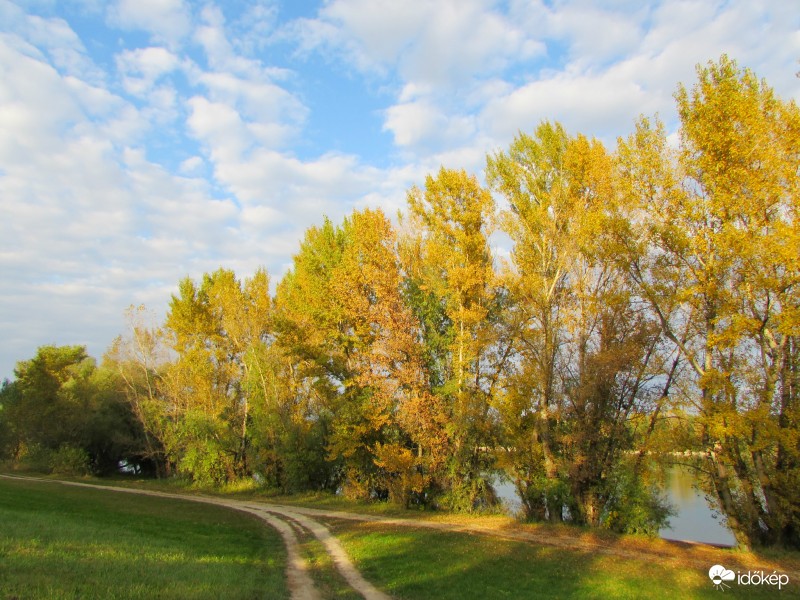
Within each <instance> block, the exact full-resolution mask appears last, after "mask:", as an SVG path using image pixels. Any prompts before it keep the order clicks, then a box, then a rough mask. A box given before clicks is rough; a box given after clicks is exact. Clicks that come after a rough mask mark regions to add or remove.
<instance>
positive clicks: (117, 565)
mask: <svg viewBox="0 0 800 600" xmlns="http://www.w3.org/2000/svg"><path fill="white" fill-rule="evenodd" d="M285 560H286V555H285V551H284V548H283V543H282V541H281V538H280V537H279V536H278V534H277V533H276V532H275V531H273V530H272V529H271V528H270V527H268V526H266V525H265V524H264V523H263V522H261V521H259V520H258V519H256V518H255V517H250V516H248V515H245V514H242V513H236V512H234V511H231V510H228V509H223V508H220V507H215V506H209V505H205V504H199V503H195V502H184V501H177V500H170V499H163V498H152V497H144V496H135V495H128V494H123V493H113V492H107V491H103V490H92V489H86V488H70V487H66V486H62V485H58V484H54V483H33V482H22V481H9V480H4V479H0V600H10V599H11V598H18V599H20V600H22V599H28V598H31V599H34V598H35V599H39V598H47V599H51V598H52V599H61V598H76V599H77V598H80V599H87V598H98V599H108V598H143V599H144V598H146V599H151V598H165V599H166V598H175V599H178V598H180V599H191V598H197V599H199V598H203V599H205V598H224V599H228V598H231V599H233V598H270V599H272V598H276V599H280V598H288V592H287V590H286V585H285V581H284V569H285Z"/></svg>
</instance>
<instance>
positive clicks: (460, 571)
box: [331, 521, 798, 600]
mask: <svg viewBox="0 0 800 600" xmlns="http://www.w3.org/2000/svg"><path fill="white" fill-rule="evenodd" d="M331 525H332V527H333V529H334V531H335V532H336V533H337V536H338V537H339V538H340V540H341V541H342V543H343V544H344V545H345V548H346V549H347V551H348V553H350V554H351V556H352V557H353V558H354V560H355V561H356V563H357V565H358V567H359V568H360V569H361V571H362V573H363V574H364V576H365V577H366V578H367V579H369V580H370V581H372V582H373V583H376V584H377V585H379V586H380V587H382V588H383V589H385V590H386V591H387V592H388V593H390V594H392V595H393V596H394V597H396V598H398V599H407V600H417V599H419V600H422V599H427V598H437V599H442V600H447V599H453V600H455V599H458V600H469V599H476V600H477V599H485V598H587V599H588V598H592V599H595V598H615V599H616V598H623V599H624V598H631V599H639V598H664V599H673V598H717V599H719V598H720V596H719V594H720V593H721V592H720V591H718V590H716V589H714V586H713V584H712V582H711V580H710V579H709V577H708V568H709V567H710V566H711V564H709V565H708V566H705V567H701V568H697V567H696V566H684V565H680V564H676V562H675V561H674V560H666V559H665V560H664V561H659V560H657V559H655V560H654V559H652V558H649V557H648V558H644V557H643V558H636V557H631V556H630V551H629V550H628V549H622V550H620V552H619V554H615V553H614V544H613V542H612V544H611V545H610V547H607V548H606V550H605V551H604V552H598V551H592V550H572V549H564V548H558V547H553V546H543V545H536V544H533V543H530V542H522V541H509V540H503V539H498V538H493V537H487V536H478V535H469V534H463V533H446V532H441V531H431V530H427V529H421V528H407V527H389V526H385V525H375V524H366V523H361V524H353V523H348V522H344V521H332V522H331ZM726 591H727V593H726V594H725V596H724V597H726V598H775V594H777V593H778V590H777V589H775V588H770V587H769V586H761V587H753V586H750V587H737V586H735V585H734V586H731V588H730V589H728V590H726ZM780 594H781V597H798V594H797V584H796V583H795V584H794V585H790V586H789V587H788V588H787V587H785V588H784V589H783V590H781V592H780Z"/></svg>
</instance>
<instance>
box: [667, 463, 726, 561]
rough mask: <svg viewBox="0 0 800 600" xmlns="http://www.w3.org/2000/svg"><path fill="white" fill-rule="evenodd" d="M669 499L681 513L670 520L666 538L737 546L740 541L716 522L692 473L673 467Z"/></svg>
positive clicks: (669, 483)
mask: <svg viewBox="0 0 800 600" xmlns="http://www.w3.org/2000/svg"><path fill="white" fill-rule="evenodd" d="M668 479H669V480H668V482H667V489H666V492H667V497H668V498H669V500H670V502H672V504H673V505H674V506H675V508H676V509H677V510H678V514H677V515H675V516H674V517H672V518H671V519H670V527H669V529H662V530H661V531H660V532H659V535H660V536H661V537H662V538H669V539H673V540H687V541H690V542H706V543H709V544H727V545H731V546H732V545H733V544H735V543H736V540H735V539H734V537H733V534H732V533H731V532H730V530H729V529H728V528H727V527H725V526H724V525H722V523H720V519H718V518H714V515H713V514H712V512H711V509H710V508H709V507H708V502H706V500H705V498H704V497H703V495H702V494H699V493H698V492H697V491H696V490H695V489H694V488H693V487H692V484H693V477H692V475H691V473H690V472H689V471H687V470H686V469H682V468H680V467H673V468H672V469H671V470H670V472H669V476H668Z"/></svg>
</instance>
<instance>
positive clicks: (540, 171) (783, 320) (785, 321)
mask: <svg viewBox="0 0 800 600" xmlns="http://www.w3.org/2000/svg"><path fill="white" fill-rule="evenodd" d="M675 98H676V102H677V108H678V114H679V116H680V129H679V132H678V136H677V137H675V138H674V140H675V141H671V140H670V138H669V137H668V136H667V132H666V131H665V127H664V125H663V124H661V123H660V122H659V121H658V120H656V119H650V118H646V117H642V118H640V119H639V121H638V122H637V123H636V125H635V130H634V132H633V133H632V134H631V135H630V136H629V137H627V138H625V139H620V140H618V143H617V147H616V148H615V149H613V150H610V149H608V148H606V147H605V146H604V145H603V144H602V143H601V142H600V141H598V140H596V139H591V138H589V137H586V136H585V135H582V134H577V135H571V134H569V133H568V132H567V131H566V130H565V129H564V128H563V127H562V126H561V125H560V124H558V123H552V122H548V121H545V122H542V123H541V124H540V125H539V126H538V127H537V128H536V129H535V130H534V131H533V132H531V133H529V134H528V133H520V134H519V135H518V136H517V137H516V138H515V139H514V141H513V142H512V143H511V144H510V146H509V148H508V149H507V150H505V151H499V152H495V153H493V154H491V155H490V156H489V157H488V158H487V167H486V172H485V178H486V185H485V186H484V185H482V184H481V183H480V181H479V180H478V178H477V177H476V176H475V175H471V174H468V173H466V172H464V171H461V170H450V169H445V168H442V169H441V170H440V171H439V172H438V173H437V174H435V175H429V176H428V177H427V178H426V180H425V182H424V186H423V187H420V188H417V187H414V188H413V189H411V190H410V191H409V192H408V198H407V205H408V207H407V211H406V212H405V213H404V214H401V215H400V216H399V218H398V220H397V221H396V223H393V222H392V221H391V220H390V219H389V218H388V217H387V216H386V215H385V214H384V213H383V212H381V211H380V210H377V209H375V210H373V209H365V210H361V211H355V212H353V213H352V214H351V215H349V216H348V217H346V218H345V219H344V220H343V221H342V222H341V223H340V224H335V223H333V222H331V221H330V220H327V219H326V220H324V221H323V222H322V223H321V224H320V225H318V226H316V227H312V228H311V229H309V230H308V231H307V232H306V234H305V238H304V240H303V241H302V242H301V244H300V248H299V250H298V252H297V254H296V255H295V256H294V261H293V264H292V267H291V269H290V270H289V271H288V272H287V273H286V274H285V276H284V277H283V278H282V279H281V280H280V281H279V282H277V285H276V287H275V291H274V293H272V292H271V291H270V283H269V278H268V276H267V274H266V272H264V271H258V272H257V273H255V274H254V275H253V277H252V278H249V279H244V280H240V279H238V278H237V276H236V275H235V274H234V273H233V272H232V271H229V270H225V269H220V270H218V271H216V272H214V273H210V274H206V275H204V276H203V277H202V279H201V280H200V281H194V280H192V279H191V278H186V279H184V280H183V281H181V282H180V283H179V285H178V291H177V294H175V295H174V296H173V297H172V300H171V302H170V306H169V312H168V314H167V316H166V319H165V320H164V322H163V323H162V324H156V323H154V322H152V321H148V320H147V319H146V318H145V314H146V313H145V312H143V311H142V310H133V311H132V312H131V315H130V330H129V331H128V332H127V333H125V334H124V335H123V336H121V337H120V338H119V339H118V340H116V341H115V342H114V344H113V346H112V347H111V348H110V349H109V351H108V353H107V355H106V357H105V359H104V361H103V363H102V364H101V365H100V366H99V367H97V366H96V365H95V364H94V362H93V361H91V359H89V358H88V357H86V356H85V352H84V351H82V350H81V349H80V348H67V349H61V350H59V349H54V348H43V349H41V350H40V352H39V354H38V355H37V357H36V358H34V359H33V360H30V361H24V362H21V363H20V364H19V366H18V369H17V372H16V380H15V381H13V382H6V384H5V385H4V387H3V389H2V396H1V397H0V402H2V412H0V444H2V446H1V447H0V450H2V451H3V452H4V454H5V455H6V456H7V457H9V458H11V459H13V460H14V461H16V462H17V463H20V462H24V460H25V458H26V456H28V457H30V456H32V455H33V454H35V453H36V452H39V453H40V454H41V453H42V452H44V453H45V454H46V453H47V452H49V453H50V454H49V455H48V456H50V458H51V459H52V460H51V463H52V462H53V461H54V460H56V459H57V458H58V456H59V453H61V457H62V459H64V460H66V459H67V458H69V457H70V456H72V459H74V460H75V461H77V462H78V463H80V465H82V468H84V467H85V468H86V469H90V470H91V469H92V468H93V467H94V470H97V471H100V470H103V469H106V470H107V468H108V464H109V461H110V460H111V462H112V463H113V460H112V459H113V458H114V457H116V458H119V459H121V460H125V461H127V463H128V464H129V465H132V466H133V468H137V469H144V470H151V471H152V472H154V473H156V474H158V475H160V476H166V475H170V474H174V473H177V474H180V475H183V476H185V477H188V478H191V479H193V480H195V481H197V482H201V483H211V484H220V483H224V482H227V481H232V480H236V479H241V478H245V477H247V478H252V477H255V478H256V479H257V480H258V481H260V482H262V483H264V485H267V486H269V487H273V488H277V489H282V490H284V491H296V490H301V489H327V490H331V491H335V492H341V493H344V494H347V495H349V496H352V497H357V498H362V499H373V500H379V499H390V500H392V501H394V502H397V503H400V504H402V505H405V506H410V505H412V504H414V505H421V506H430V507H440V508H448V509H452V510H465V511H470V510H476V509H480V508H484V507H489V506H492V505H494V504H495V503H496V502H497V499H496V497H495V493H494V487H493V484H494V483H495V482H496V480H497V477H498V476H502V477H505V478H507V479H508V480H510V481H511V482H512V483H513V484H514V486H515V487H516V489H517V492H518V494H519V496H520V498H521V501H522V507H523V512H524V516H525V517H526V518H528V519H531V520H547V521H554V522H561V521H568V522H572V523H578V524H583V525H588V526H597V527H609V528H612V529H616V530H619V531H638V532H648V533H654V532H656V531H658V528H659V527H660V526H662V525H663V523H664V522H665V520H666V519H667V517H668V516H669V513H670V509H669V507H668V506H667V505H666V504H665V502H664V500H663V498H662V497H661V495H660V493H659V487H658V484H659V481H660V479H659V478H660V473H661V470H660V468H661V467H663V466H664V465H665V464H670V463H672V462H675V461H676V460H679V461H680V462H682V463H684V464H687V465H688V466H690V467H691V468H692V469H693V470H694V472H695V474H696V477H697V481H698V482H699V485H700V486H701V487H702V489H703V490H704V491H705V492H706V494H707V495H708V497H709V498H710V499H711V501H712V503H713V505H714V506H713V507H714V508H715V509H716V510H718V511H719V512H720V513H721V515H722V516H723V517H724V519H725V520H726V522H727V523H728V525H729V526H730V528H731V530H732V531H733V533H734V535H735V536H736V539H737V541H738V542H739V543H740V544H742V545H744V546H754V545H784V546H791V547H800V503H798V501H797V498H798V497H800V427H799V426H800V423H799V422H798V419H800V397H798V389H799V388H800V374H798V373H799V370H800V342H799V341H798V340H800V295H799V292H800V230H799V229H798V211H799V210H800V205H799V202H800V200H799V199H800V111H798V108H797V106H796V105H795V104H794V103H793V102H787V101H784V100H782V99H780V98H779V97H777V96H776V95H775V93H774V92H773V90H772V89H771V88H770V87H769V86H768V85H767V84H766V83H765V82H763V81H759V80H758V79H757V78H756V77H755V75H754V74H753V73H751V72H750V71H748V70H743V69H740V68H739V67H738V66H737V65H736V63H735V62H733V61H732V60H730V59H728V58H727V57H724V56H723V57H722V58H721V59H720V60H719V62H716V63H709V64H708V65H706V66H704V67H700V68H698V81H697V83H696V84H695V86H694V87H692V88H690V89H687V88H685V87H683V86H681V87H680V88H679V89H678V91H677V93H676V95H675ZM499 200H502V202H499ZM496 202H497V203H496ZM498 205H499V206H502V207H503V208H502V209H499V208H498ZM498 235H502V236H504V238H505V239H507V240H508V241H509V242H508V248H507V249H508V250H509V252H508V254H507V257H506V258H504V259H501V258H500V257H499V256H498V255H497V254H496V252H495V251H494V249H493V247H494V246H495V245H496V244H497V243H498V242H497V240H498V239H499V238H497V237H496V236H498ZM114 406H115V407H116V408H112V407H114ZM75 410H80V411H83V414H84V416H85V415H89V414H91V415H94V416H93V417H92V418H93V419H94V420H93V421H91V423H90V424H87V423H85V422H83V421H82V420H81V419H80V418H78V417H76V416H75V414H74V411H75ZM115 411H116V412H115ZM103 415H105V417H106V418H107V419H109V420H108V421H107V423H106V424H107V425H108V427H107V429H106V430H105V432H103V423H104V421H102V419H101V417H102V416H103ZM87 418H88V417H87ZM84 420H85V419H84ZM73 421H76V423H77V424H75V423H73V424H72V425H69V426H68V423H72V422H73ZM78 422H79V423H78ZM47 423H56V424H57V425H58V427H47V426H46V424H47ZM111 429H113V431H111ZM103 435H106V436H107V437H110V438H113V439H115V440H116V445H114V444H112V443H110V442H109V443H107V444H106V445H105V446H104V445H103V443H104V442H103ZM93 436H94V437H93ZM70 452H72V455H71V454H70ZM76 453H78V454H76ZM81 453H82V454H81ZM115 453H116V454H115ZM678 453H679V454H680V456H681V458H680V459H676V458H675V457H676V456H677V455H678ZM65 457H66V458H65Z"/></svg>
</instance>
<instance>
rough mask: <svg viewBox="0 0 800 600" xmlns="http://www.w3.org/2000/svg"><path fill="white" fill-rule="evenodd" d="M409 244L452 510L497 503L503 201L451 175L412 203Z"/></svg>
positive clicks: (413, 293) (412, 289)
mask: <svg viewBox="0 0 800 600" xmlns="http://www.w3.org/2000/svg"><path fill="white" fill-rule="evenodd" d="M408 209H409V219H408V225H407V227H408V233H407V235H406V238H405V240H404V241H403V247H404V249H403V262H404V269H405V270H406V272H407V277H408V282H407V285H406V287H407V290H408V296H407V297H408V298H409V300H411V301H413V302H414V305H413V309H414V311H415V314H416V316H417V318H418V319H419V320H420V321H421V322H422V323H423V333H424V343H425V357H426V364H427V367H428V377H427V379H428V384H429V385H431V388H430V399H431V404H432V408H433V410H432V411H431V413H432V415H431V416H432V417H433V420H434V422H439V423H441V424H443V425H444V427H445V433H446V439H447V450H446V452H447V455H448V458H447V475H446V478H445V480H444V481H442V485H443V487H444V488H445V491H446V492H447V494H446V496H445V498H444V502H445V503H447V504H449V505H450V506H452V507H456V508H460V509H466V510H471V509H472V508H474V507H475V506H476V505H480V504H485V503H491V502H493V501H494V495H493V491H492V489H491V486H490V485H489V482H488V480H487V477H488V476H489V475H490V471H491V468H492V466H491V454H490V452H487V449H489V448H491V447H492V446H493V444H494V433H493V429H494V424H493V419H492V417H491V415H490V400H489V399H490V398H491V397H492V394H493V393H494V387H495V384H496V382H497V374H498V372H499V370H500V369H501V368H502V366H501V365H502V352H500V355H499V356H498V345H497V339H496V333H497V329H496V328H495V327H494V325H495V323H496V320H497V317H498V315H499V306H500V304H501V302H502V291H501V290H500V289H499V287H498V285H497V282H496V278H495V273H494V265H493V261H492V254H491V249H490V245H489V235H490V234H491V228H492V220H493V216H494V201H493V199H492V196H491V194H490V193H489V192H488V190H485V189H483V188H482V187H481V186H480V185H479V184H478V182H477V180H476V178H475V177H474V176H470V175H468V174H467V173H466V172H464V171H452V170H448V169H444V168H442V169H441V170H440V171H439V173H438V175H437V176H436V177H435V178H434V177H432V176H430V175H429V176H428V177H427V178H426V180H425V189H424V191H423V190H420V189H418V188H413V189H412V190H411V191H410V192H409V194H408Z"/></svg>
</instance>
